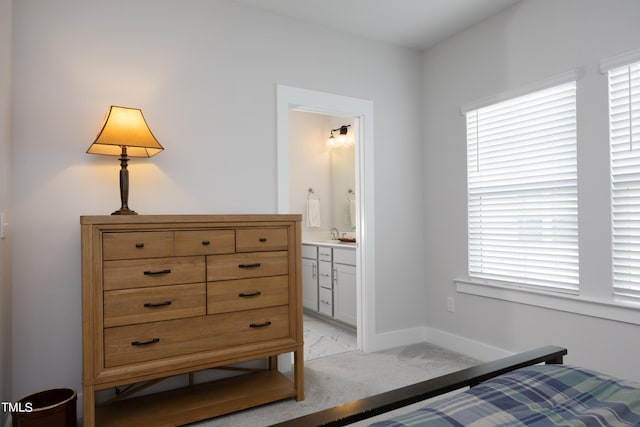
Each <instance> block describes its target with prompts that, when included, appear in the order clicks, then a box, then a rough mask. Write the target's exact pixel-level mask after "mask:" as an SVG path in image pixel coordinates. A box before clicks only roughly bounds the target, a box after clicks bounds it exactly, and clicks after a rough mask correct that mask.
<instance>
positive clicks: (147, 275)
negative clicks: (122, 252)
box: [103, 256, 206, 291]
mask: <svg viewBox="0 0 640 427" xmlns="http://www.w3.org/2000/svg"><path fill="white" fill-rule="evenodd" d="M103 265H104V268H103V274H104V290H105V291H108V290H113V289H129V288H142V287H147V286H162V285H176V284H182V283H200V282H204V281H205V280H206V279H205V276H206V274H205V257H203V256H193V257H175V258H152V259H134V260H118V261H105V262H104V264H103Z"/></svg>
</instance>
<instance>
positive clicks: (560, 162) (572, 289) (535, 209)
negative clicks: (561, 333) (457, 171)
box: [466, 81, 578, 293]
mask: <svg viewBox="0 0 640 427" xmlns="http://www.w3.org/2000/svg"><path fill="white" fill-rule="evenodd" d="M466 117H467V179H468V221H469V225H468V226H469V230H468V231H469V242H468V244H469V276H470V277H471V278H479V279H490V280H497V281H504V282H505V283H510V284H513V285H516V286H519V287H530V288H535V289H545V290H552V291H561V292H569V293H576V292H577V289H578V213H577V210H578V208H577V177H576V82H575V81H572V82H570V83H565V84H562V85H558V86H554V87H552V88H548V89H544V90H541V91H537V92H534V93H530V94H528V95H524V96H520V97H517V98H513V99H510V100H507V101H504V102H500V103H497V104H493V105H490V106H487V107H483V108H479V109H477V110H473V111H469V112H467V113H466Z"/></svg>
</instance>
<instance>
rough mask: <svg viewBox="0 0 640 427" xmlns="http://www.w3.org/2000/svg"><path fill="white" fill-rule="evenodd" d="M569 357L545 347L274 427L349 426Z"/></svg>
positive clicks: (562, 349)
mask: <svg viewBox="0 0 640 427" xmlns="http://www.w3.org/2000/svg"><path fill="white" fill-rule="evenodd" d="M566 354H567V349H566V348H562V347H555V346H546V347H541V348H538V349H535V350H530V351H527V352H524V353H519V354H515V355H513V356H509V357H505V358H503V359H498V360H495V361H493V362H487V363H483V364H480V365H477V366H473V367H471V368H467V369H463V370H461V371H456V372H452V373H450V374H447V375H442V376H440V377H436V378H433V379H430V380H426V381H422V382H419V383H416V384H412V385H409V386H405V387H400V388H397V389H395V390H391V391H388V392H385V393H380V394H376V395H374V396H370V397H366V398H364V399H360V400H354V401H352V402H349V403H343V404H341V405H339V406H335V407H333V408H329V409H325V410H322V411H318V412H314V413H312V414H309V415H305V416H302V417H299V418H294V419H291V420H288V421H284V422H282V423H279V424H274V425H273V426H272V427H310V426H327V427H339V426H345V425H348V424H351V423H355V422H357V421H361V420H364V419H367V418H370V417H374V416H376V415H379V414H383V413H385V412H389V411H392V410H394V409H398V408H401V407H403V406H407V405H411V404H412V403H417V402H420V401H422V400H425V399H429V398H431V397H435V396H438V395H441V394H444V393H448V392H450V391H454V390H457V389H460V388H463V387H473V386H475V385H477V384H479V383H481V382H483V381H486V380H488V379H490V378H493V377H497V376H498V375H502V374H504V373H507V372H510V371H513V370H516V369H519V368H523V367H525V366H531V365H537V364H539V363H546V364H559V363H562V361H563V357H564V356H565V355H566Z"/></svg>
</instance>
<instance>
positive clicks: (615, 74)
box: [608, 62, 640, 299]
mask: <svg viewBox="0 0 640 427" xmlns="http://www.w3.org/2000/svg"><path fill="white" fill-rule="evenodd" d="M608 75H609V139H610V149H611V223H612V224H611V228H612V250H613V253H612V257H613V262H612V264H613V289H614V294H615V295H616V297H618V298H621V299H638V298H640V62H636V63H634V64H631V65H624V66H621V67H616V68H613V69H610V70H609V72H608Z"/></svg>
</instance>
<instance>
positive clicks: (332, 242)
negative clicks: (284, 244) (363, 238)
mask: <svg viewBox="0 0 640 427" xmlns="http://www.w3.org/2000/svg"><path fill="white" fill-rule="evenodd" d="M302 244H303V245H316V246H330V247H333V248H345V249H355V248H356V247H357V246H358V244H357V243H356V242H353V243H350V242H341V241H340V240H303V241H302Z"/></svg>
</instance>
